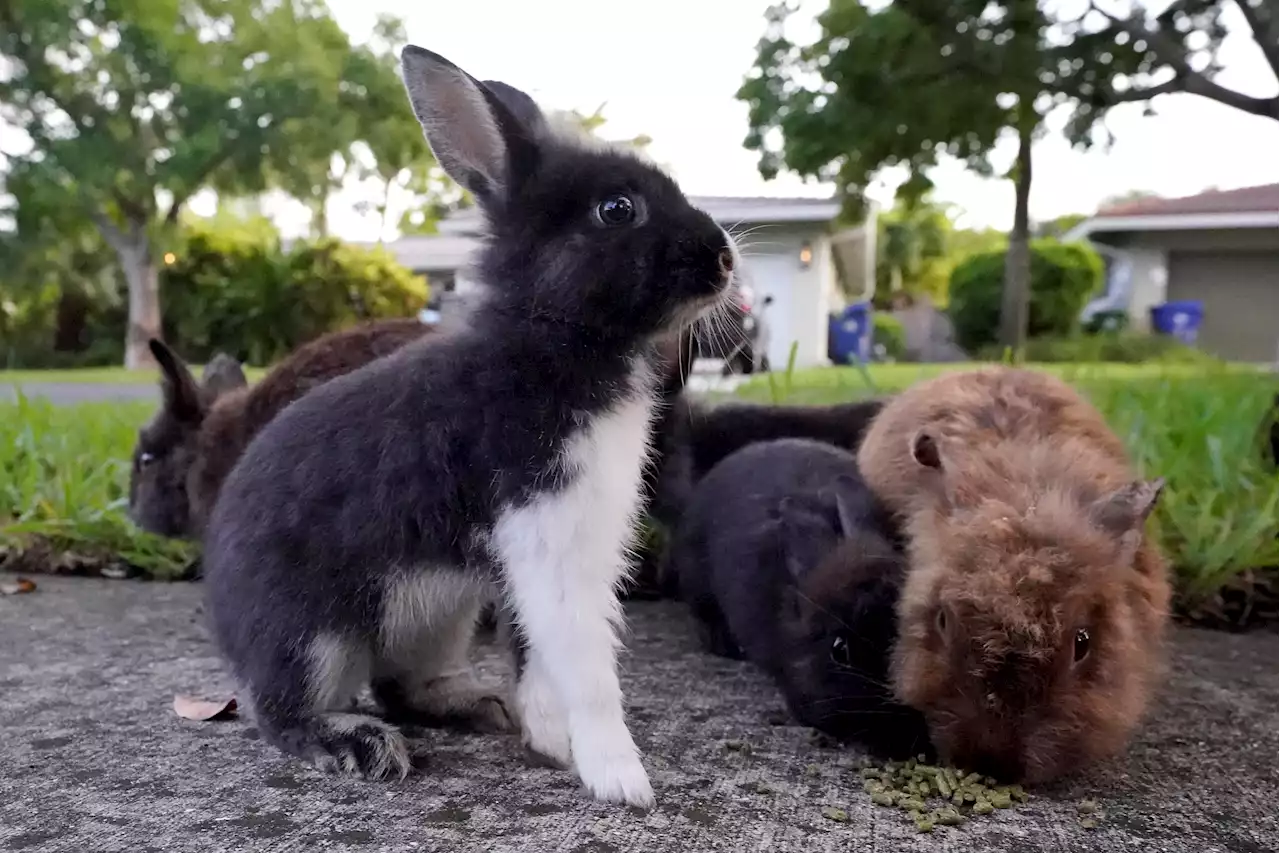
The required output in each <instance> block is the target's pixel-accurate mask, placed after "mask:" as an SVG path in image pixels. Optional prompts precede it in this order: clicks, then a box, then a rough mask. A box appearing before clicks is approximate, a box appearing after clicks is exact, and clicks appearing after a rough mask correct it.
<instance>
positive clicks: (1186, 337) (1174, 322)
mask: <svg viewBox="0 0 1280 853" xmlns="http://www.w3.org/2000/svg"><path fill="white" fill-rule="evenodd" d="M1203 322H1204V303H1203V302H1201V301H1200V300H1199V299H1184V300H1180V301H1176V302H1166V303H1164V304H1163V305H1156V306H1154V307H1153V308H1152V309H1151V328H1153V329H1155V330H1156V332H1158V333H1159V334H1161V335H1171V336H1172V337H1175V338H1177V339H1178V340H1180V341H1182V342H1183V343H1184V344H1186V345H1187V346H1195V344H1196V337H1197V335H1198V334H1199V333H1200V324H1201V323H1203Z"/></svg>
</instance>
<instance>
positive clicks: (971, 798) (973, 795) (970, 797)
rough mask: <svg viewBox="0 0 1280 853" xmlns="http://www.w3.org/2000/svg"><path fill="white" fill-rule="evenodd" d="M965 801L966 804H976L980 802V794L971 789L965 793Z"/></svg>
mask: <svg viewBox="0 0 1280 853" xmlns="http://www.w3.org/2000/svg"><path fill="white" fill-rule="evenodd" d="M964 801H965V802H966V803H976V802H977V801H978V792H977V791H975V790H973V789H972V788H970V789H969V790H967V791H965V792H964Z"/></svg>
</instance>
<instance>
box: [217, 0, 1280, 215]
mask: <svg viewBox="0 0 1280 853" xmlns="http://www.w3.org/2000/svg"><path fill="white" fill-rule="evenodd" d="M329 5H330V7H331V8H332V10H333V12H334V14H335V15H336V17H337V19H338V21H339V22H340V23H341V25H342V26H343V27H344V28H345V29H346V30H347V31H348V32H349V33H351V34H352V36H353V37H354V38H355V39H356V40H360V41H363V40H364V39H365V38H366V37H367V36H368V34H369V33H370V31H371V28H372V24H373V21H374V19H375V17H376V16H377V14H378V13H380V12H390V13H394V14H396V15H399V16H400V17H402V18H403V19H405V21H406V26H407V31H408V36H409V39H410V41H411V42H413V43H416V44H419V45H421V46H423V47H426V48H429V49H431V50H434V51H436V52H438V53H441V54H443V55H444V56H446V57H448V58H449V59H452V60H453V61H454V62H456V63H458V64H459V65H461V66H462V67H463V68H465V69H466V70H468V71H469V72H471V73H472V74H473V75H475V76H477V77H479V78H482V79H485V78H488V79H500V80H503V81H505V82H508V83H511V84H512V85H515V86H517V87H519V88H522V89H525V90H526V91H528V92H529V93H530V94H531V95H533V96H534V98H535V99H537V100H538V101H539V102H540V103H542V104H543V106H544V107H551V108H558V109H574V108H576V109H580V110H583V111H591V110H593V109H595V108H596V107H597V106H599V105H600V104H601V103H602V102H607V105H606V107H605V116H606V117H607V119H608V124H607V125H606V126H605V135H607V136H616V137H619V138H621V137H630V136H632V135H634V134H638V133H645V134H648V135H649V136H651V137H652V138H653V140H654V142H653V145H652V147H651V148H650V152H651V154H652V156H653V157H654V158H655V159H657V160H658V161H660V162H662V163H665V164H667V165H668V166H669V167H671V169H672V171H673V172H674V174H675V176H676V178H677V179H678V180H679V181H680V182H681V184H682V186H683V187H684V189H685V191H686V192H688V193H690V194H716V195H752V194H758V195H789V194H790V195H816V196H826V195H829V194H830V188H829V187H826V186H822V185H819V184H814V183H809V184H804V183H801V182H800V181H799V180H797V179H796V178H794V177H789V176H783V177H781V178H779V179H777V180H774V181H769V182H766V181H764V180H763V179H761V178H760V176H759V173H758V172H757V171H756V165H755V163H756V157H755V155H754V153H753V152H749V151H747V150H745V149H744V148H743V147H742V139H743V137H744V136H745V134H746V130H747V127H746V105H745V104H742V103H740V102H738V101H736V100H735V99H734V98H733V94H734V92H735V91H736V89H737V88H738V86H739V85H740V83H741V81H742V78H743V75H744V74H745V73H746V71H747V70H748V68H749V67H750V64H751V61H752V59H753V57H754V50H755V44H756V42H757V40H758V39H759V38H760V36H761V35H762V33H763V29H764V17H763V15H764V10H765V8H766V7H767V6H768V5H769V0H644V2H638V3H605V2H600V0H539V2H527V0H464V2H458V0H329ZM825 6H826V3H825V0H808V2H806V3H805V4H804V6H803V7H802V12H801V13H800V14H801V15H807V16H808V18H809V19H811V18H812V15H813V13H814V12H815V11H818V10H821V9H822V8H825ZM1233 11H1235V10H1233ZM1236 14H1238V11H1237V12H1236ZM1223 60H1224V61H1225V64H1226V70H1225V71H1224V73H1223V74H1222V75H1221V76H1220V77H1219V81H1220V82H1221V83H1223V84H1224V85H1226V86H1229V87H1233V88H1237V89H1240V90H1243V91H1246V92H1249V93H1251V94H1255V95H1267V94H1274V92H1275V88H1276V83H1275V78H1274V76H1272V74H1271V70H1270V68H1269V67H1268V66H1267V64H1266V61H1265V60H1264V59H1263V57H1262V55H1261V52H1260V51H1258V50H1257V48H1256V46H1255V45H1254V44H1253V43H1252V42H1251V41H1250V40H1249V39H1248V38H1247V37H1246V36H1244V35H1240V36H1233V37H1231V38H1230V39H1229V40H1228V44H1227V45H1226V46H1225V48H1224V53H1223ZM910 94H911V93H909V92H904V93H903V97H910ZM1155 105H1156V110H1157V113H1158V115H1157V116H1156V117H1150V118H1144V117H1143V116H1142V108H1141V107H1140V106H1137V105H1127V106H1123V107H1120V108H1118V109H1116V110H1114V111H1113V112H1112V113H1111V116H1110V118H1109V120H1108V122H1109V126H1110V127H1111V129H1112V130H1113V131H1114V133H1115V135H1116V137H1117V139H1118V141H1117V142H1116V144H1115V146H1114V147H1113V148H1112V149H1111V150H1109V151H1103V150H1095V151H1091V152H1088V153H1084V152H1078V151H1072V150H1071V149H1070V148H1069V147H1068V146H1067V144H1066V143H1065V141H1063V140H1062V138H1061V137H1060V136H1056V135H1055V136H1051V137H1050V138H1047V139H1045V140H1043V141H1041V142H1040V143H1039V144H1038V145H1037V146H1036V148H1035V151H1034V155H1035V182H1034V186H1033V193H1032V197H1031V213H1032V216H1033V218H1035V219H1047V218H1051V217H1053V216H1057V215H1060V214H1064V213H1074V212H1091V211H1093V210H1094V209H1096V207H1097V205H1098V202H1099V201H1101V200H1102V199H1104V198H1106V197H1107V196H1110V195H1116V194H1119V193H1123V192H1126V191H1128V190H1132V189H1141V190H1150V191H1154V192H1156V193H1159V194H1161V195H1166V196H1175V195H1184V194H1190V193H1195V192H1198V191H1200V190H1202V189H1205V188H1206V187H1210V186H1216V187H1218V188H1221V189H1227V188H1233V187H1239V186H1248V185H1251V184H1262V183H1270V182H1275V181H1277V180H1278V179H1280V157H1278V156H1277V154H1278V153H1280V123H1277V122H1274V121H1271V120H1269V119H1265V118H1259V117H1254V116H1249V115H1245V114H1244V113H1241V112H1238V111H1235V110H1232V109H1230V108H1228V107H1225V106H1220V105H1218V104H1216V103H1213V102H1211V101H1208V100H1204V99H1201V98H1196V97H1193V96H1190V95H1171V96H1165V97H1163V98H1161V99H1159V100H1158V101H1156V102H1155ZM404 108H405V109H406V110H407V109H409V106H408V103H407V102H406V103H405V106H404ZM1001 153H1002V154H1003V156H1004V157H1005V159H1006V160H1008V159H1011V158H1012V153H1013V152H1012V148H1011V147H1010V148H1009V149H1008V150H1005V151H1003V152H1001ZM934 179H935V181H936V183H937V191H936V197H937V198H938V199H939V200H942V201H945V202H952V203H955V204H957V205H959V206H960V207H962V208H963V209H964V210H965V211H967V213H968V215H967V216H966V217H965V219H964V220H963V221H964V224H966V225H987V226H994V227H999V228H1007V227H1008V226H1009V225H1010V223H1011V220H1012V207H1013V190H1012V187H1011V186H1010V185H1009V183H1008V182H1007V181H988V180H983V179H981V178H978V177H976V176H974V175H971V174H969V173H968V172H966V171H965V170H964V169H963V167H961V166H960V165H959V164H956V163H951V164H948V165H945V166H943V167H941V168H939V169H938V170H937V172H936V174H935V175H934ZM877 194H878V195H879V196H880V197H881V198H889V197H890V196H891V193H890V191H889V190H888V188H880V189H879V190H878V191H877V192H875V193H873V195H877ZM362 198H370V199H372V198H373V193H372V191H371V188H365V189H363V190H362V189H361V188H350V189H347V190H344V191H343V192H341V193H339V194H338V195H337V196H335V197H334V198H333V200H332V201H331V203H330V208H329V221H330V225H331V227H332V229H333V230H334V231H335V233H337V234H338V235H339V236H342V237H345V238H348V239H363V240H371V239H376V238H377V236H378V224H377V222H376V220H375V219H374V218H373V217H372V216H369V217H362V216H361V215H360V214H358V213H357V212H356V211H355V210H354V209H353V204H354V203H355V202H356V201H359V200H360V199H362ZM199 207H206V205H205V204H201V205H199ZM268 209H269V210H270V211H271V212H272V213H273V215H275V216H276V218H277V220H278V221H279V222H280V224H281V226H282V227H283V228H284V229H285V230H286V231H288V232H293V233H297V232H299V231H302V230H304V229H305V225H306V221H307V220H306V214H305V213H304V212H302V211H301V210H300V209H298V208H297V207H296V206H294V205H292V204H290V203H288V202H285V203H278V202H276V201H273V202H272V203H271V204H270V205H269V208H268ZM395 218H398V217H396V216H393V219H392V221H393V222H394V221H395ZM386 236H391V235H390V234H388V235H386Z"/></svg>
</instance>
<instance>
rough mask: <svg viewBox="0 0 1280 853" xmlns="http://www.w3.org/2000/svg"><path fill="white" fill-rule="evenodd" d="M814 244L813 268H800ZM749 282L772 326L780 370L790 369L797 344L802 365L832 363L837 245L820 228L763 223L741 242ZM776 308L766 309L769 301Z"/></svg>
mask: <svg viewBox="0 0 1280 853" xmlns="http://www.w3.org/2000/svg"><path fill="white" fill-rule="evenodd" d="M805 241H808V242H809V244H810V247H811V249H812V251H813V257H812V260H811V261H810V264H809V267H808V269H802V268H801V265H800V250H801V247H802V246H803V245H804V243H805ZM740 248H741V249H742V251H743V255H744V264H745V267H746V278H747V281H748V282H749V283H750V285H751V287H752V289H753V290H754V291H755V296H756V306H757V310H762V311H763V317H764V320H765V322H766V323H768V324H769V345H768V351H769V361H770V362H771V363H772V365H773V367H774V369H778V370H781V369H783V367H784V366H785V365H786V362H787V358H788V356H789V354H790V351H791V345H792V343H793V342H794V343H796V344H797V348H796V365H797V366H799V367H811V366H814V365H819V364H825V363H827V314H828V312H829V311H830V310H831V299H832V295H833V293H834V291H835V266H834V262H833V260H832V257H831V246H830V243H829V242H828V240H827V238H826V234H825V232H824V231H823V229H822V228H821V227H820V226H817V225H813V224H807V225H790V224H787V225H782V224H778V225H757V226H753V227H752V228H750V229H749V233H748V235H747V236H746V237H745V238H743V239H742V240H741V241H740ZM766 296H772V297H773V304H772V305H770V306H769V307H767V308H762V305H763V301H764V298H765V297H766Z"/></svg>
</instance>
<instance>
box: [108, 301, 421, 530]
mask: <svg viewBox="0 0 1280 853" xmlns="http://www.w3.org/2000/svg"><path fill="white" fill-rule="evenodd" d="M432 330H433V327H432V326H429V325H426V324H423V323H421V322H419V321H418V320H415V319H391V320H375V321H372V322H368V323H362V324H360V325H357V326H353V327H351V328H348V329H342V330H339V331H336V332H330V333H329V334H327V335H322V336H321V337H319V338H316V339H315V340H313V341H311V342H309V343H306V344H304V345H302V346H301V347H299V348H298V349H296V350H294V351H293V352H292V353H290V354H289V355H288V356H287V357H286V358H285V359H284V360H283V361H281V362H280V363H279V364H278V365H276V366H275V367H274V368H273V369H272V370H271V371H270V372H269V373H268V374H267V375H266V376H265V377H264V378H263V379H262V381H261V382H259V383H258V384H256V385H254V386H253V387H249V386H248V383H247V382H246V381H245V378H244V374H243V372H241V371H240V366H239V365H238V364H237V363H236V362H235V360H234V359H231V358H229V357H227V356H225V355H219V356H215V358H214V359H212V360H211V361H210V362H209V364H208V365H207V366H206V368H205V372H204V376H203V381H202V382H200V383H197V382H196V380H195V378H194V377H193V376H192V375H191V371H190V370H189V369H188V368H187V366H186V365H185V364H184V363H183V362H182V360H181V359H180V358H179V357H178V356H177V355H176V354H175V353H174V352H173V351H172V350H171V349H169V347H167V346H166V345H165V344H163V343H162V342H160V341H158V340H152V341H151V351H152V353H153V354H154V355H155V357H156V361H157V362H159V364H160V369H161V380H160V386H161V391H162V393H163V402H162V405H161V408H160V411H159V412H157V413H156V416H155V417H154V418H153V419H152V420H151V422H150V423H149V424H147V425H146V426H145V427H143V429H142V430H141V431H140V432H139V434H138V443H137V446H136V447H135V448H134V452H133V469H132V473H131V474H130V478H129V515H130V517H131V518H132V519H133V521H134V523H135V524H137V525H138V526H139V527H141V528H143V529H145V530H149V531H151V532H152V533H158V534H160V535H162V536H172V537H185V538H195V537H198V536H199V535H200V531H201V529H202V527H203V525H204V520H205V518H207V516H208V513H209V511H210V509H212V507H213V501H214V499H215V498H216V497H217V495H218V490H219V489H220V488H221V486H222V481H223V480H224V479H225V478H226V476H227V473H228V472H229V471H230V470H231V468H232V466H233V465H234V464H235V462H236V460H237V459H239V458H240V453H241V452H242V451H243V450H244V448H245V447H246V446H247V445H248V444H249V440H250V439H252V438H253V436H254V435H255V434H257V432H258V430H260V429H261V428H262V427H263V426H264V425H266V423H267V422H268V421H270V420H271V419H272V418H273V417H275V416H276V414H277V413H278V412H280V411H281V410H282V409H284V407H285V406H287V405H289V404H290V403H292V402H293V401H294V400H296V399H298V398H299V397H301V396H302V395H303V394H305V393H306V392H307V391H309V390H310V389H311V388H313V387H315V386H316V385H319V384H320V383H322V382H326V381H328V380H330V379H333V378H334V377H336V376H341V375H342V374H344V373H349V372H351V371H353V370H355V369H356V368H358V367H360V366H362V365H364V364H367V363H368V362H370V361H373V360H374V359H376V358H379V357H381V356H384V355H387V354H388V353H391V352H394V351H395V350H397V349H399V348H400V347H402V346H404V345H405V344H407V343H409V342H410V341H414V340H417V339H418V338H420V337H422V336H423V335H425V334H428V333H430V332H432Z"/></svg>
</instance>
